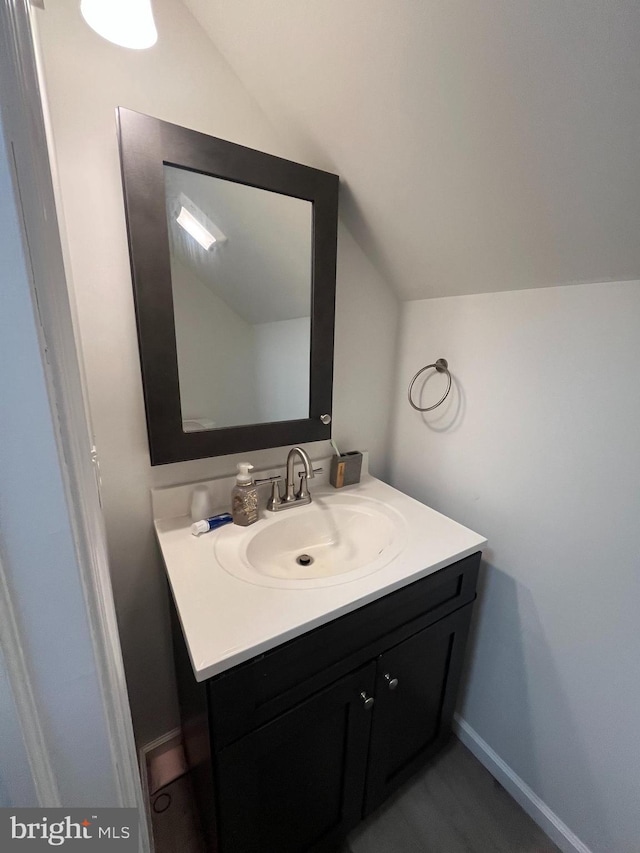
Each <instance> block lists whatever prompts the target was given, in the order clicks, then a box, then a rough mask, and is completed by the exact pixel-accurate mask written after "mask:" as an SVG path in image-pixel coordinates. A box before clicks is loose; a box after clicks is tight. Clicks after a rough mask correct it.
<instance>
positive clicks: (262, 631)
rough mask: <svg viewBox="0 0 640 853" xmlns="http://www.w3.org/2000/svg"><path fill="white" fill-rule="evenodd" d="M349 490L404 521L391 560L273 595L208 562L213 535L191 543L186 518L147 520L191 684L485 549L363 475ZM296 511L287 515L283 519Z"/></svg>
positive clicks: (468, 533)
mask: <svg viewBox="0 0 640 853" xmlns="http://www.w3.org/2000/svg"><path fill="white" fill-rule="evenodd" d="M352 490H353V491H354V492H355V491H357V493H358V494H360V495H362V496H365V497H371V498H374V499H376V500H378V501H382V502H384V503H386V504H388V505H389V506H392V507H393V508H395V509H396V510H397V511H398V512H400V513H401V514H402V516H403V517H404V519H405V520H406V522H407V530H408V533H407V541H406V544H405V547H404V548H403V550H402V552H401V554H400V555H399V556H397V557H396V558H395V559H394V560H392V561H391V562H390V563H389V564H388V565H386V566H384V567H383V568H381V569H379V570H378V571H376V572H374V573H373V574H369V575H366V576H365V577H360V578H358V579H356V580H351V581H348V580H347V581H346V582H345V583H340V584H337V585H334V586H328V587H319V588H313V589H280V588H273V587H265V586H258V585H256V584H253V583H249V582H247V581H244V580H240V579H238V578H236V577H234V576H232V575H230V574H229V573H228V572H226V571H225V570H224V569H223V568H222V567H221V566H220V565H219V564H218V563H217V562H216V558H215V554H214V541H215V536H216V532H217V531H215V530H214V531H212V532H211V533H207V534H204V535H202V536H200V537H195V536H193V535H192V534H191V529H190V528H191V519H190V518H189V517H188V516H180V517H177V518H162V519H157V520H156V521H155V528H156V534H157V537H158V542H159V543H160V549H161V551H162V555H163V558H164V562H165V566H166V569H167V574H168V576H169V582H170V584H171V589H172V591H173V598H174V601H175V604H176V609H177V611H178V615H179V618H180V622H181V624H182V630H183V633H184V637H185V640H186V644H187V648H188V650H189V655H190V658H191V664H192V666H193V672H194V675H195V677H196V680H197V681H204V680H205V679H207V678H210V677H211V676H212V675H217V674H218V673H220V672H224V671H225V670H227V669H230V668H231V667H233V666H236V665H237V664H239V663H242V662H244V661H247V660H250V659H251V658H252V657H254V656H255V655H258V654H260V653H261V652H265V651H267V650H269V649H272V648H274V647H275V646H277V645H279V644H280V643H283V642H285V641H287V640H291V639H293V638H294V637H297V636H299V635H301V634H304V633H305V632H306V631H309V630H310V629H312V628H316V627H318V626H319V625H322V624H324V623H325V622H329V621H330V620H332V619H335V618H336V617H338V616H342V615H343V614H345V613H349V612H350V611H352V610H355V609H357V608H358V607H362V606H363V605H364V604H368V603H369V602H370V601H374V600H375V599H377V598H380V597H382V596H383V595H386V594H387V593H389V592H392V591H393V590H396V589H399V588H400V587H402V586H405V585H406V584H408V583H411V582H412V581H415V580H418V579H419V578H422V577H425V576H426V575H429V574H431V573H432V572H435V571H437V570H438V569H441V568H444V567H445V566H447V565H449V564H450V563H453V562H455V561H456V560H460V559H462V558H463V557H467V556H469V555H470V554H474V553H475V552H476V551H478V550H480V549H481V548H482V546H483V545H484V544H485V542H486V539H485V538H484V537H482V536H480V535H479V534H477V533H474V532H473V531H472V530H469V529H468V528H466V527H463V526H462V525H461V524H458V523H457V522H455V521H452V520H451V519H450V518H447V517H446V516H444V515H441V514H440V513H439V512H436V511H435V510H433V509H430V508H429V507H427V506H425V505H424V504H421V503H420V502H419V501H416V500H414V499H413V498H410V497H408V496H407V495H405V494H403V493H402V492H399V491H398V490H397V489H394V488H392V487H391V486H388V485H387V484H386V483H383V482H381V481H380V480H377V479H375V478H374V477H371V476H368V475H366V476H365V477H363V479H362V482H361V483H359V484H358V485H357V486H350V487H347V488H345V489H341V490H340V492H341V493H346V492H350V491H352ZM314 492H315V493H317V494H318V496H320V495H322V494H326V495H329V494H335V490H334V489H333V488H332V487H331V486H321V487H320V489H316V490H312V493H314ZM296 511H297V510H296V509H291V510H287V516H288V515H289V513H295V512H296ZM260 524H262V521H258V522H256V524H255V525H254V526H253V528H252V529H257V527H258V525H260ZM345 577H348V575H346V576H345Z"/></svg>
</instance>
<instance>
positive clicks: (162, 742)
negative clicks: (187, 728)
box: [139, 727, 182, 763]
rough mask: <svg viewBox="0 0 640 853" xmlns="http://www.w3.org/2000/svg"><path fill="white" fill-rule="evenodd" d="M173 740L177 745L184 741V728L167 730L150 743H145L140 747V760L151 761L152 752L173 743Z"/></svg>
mask: <svg viewBox="0 0 640 853" xmlns="http://www.w3.org/2000/svg"><path fill="white" fill-rule="evenodd" d="M171 741H175V745H176V746H177V745H178V744H179V743H182V729H181V728H179V727H178V728H175V729H171V731H170V732H165V733H164V734H163V735H160V737H157V738H156V739H155V740H152V741H149V743H145V744H144V746H141V747H140V750H139V754H140V760H143V759H144V761H146V762H147V763H148V762H149V759H150V758H151V754H152V753H154V752H156V751H157V750H159V749H162V747H163V746H167V745H168V744H170V743H171Z"/></svg>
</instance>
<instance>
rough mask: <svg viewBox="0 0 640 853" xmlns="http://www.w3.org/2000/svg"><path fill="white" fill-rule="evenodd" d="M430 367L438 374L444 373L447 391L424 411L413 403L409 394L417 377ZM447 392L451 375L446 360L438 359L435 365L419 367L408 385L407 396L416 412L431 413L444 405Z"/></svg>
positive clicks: (449, 387)
mask: <svg viewBox="0 0 640 853" xmlns="http://www.w3.org/2000/svg"><path fill="white" fill-rule="evenodd" d="M431 367H434V368H435V369H436V370H437V371H438V373H446V374H447V379H448V382H447V390H446V391H445V392H444V394H443V395H442V397H440V399H439V400H438V402H437V403H434V404H433V406H427V407H426V409H421V408H420V406H416V404H415V403H414V402H413V398H412V396H411V392H412V391H413V384H414V382H415V381H416V379H417V378H418V376H420V374H421V373H424V372H425V370H429V369H430V368H431ZM449 391H451V374H450V373H449V362H448V361H447V359H446V358H439V359H438V360H437V361H436V363H435V364H427V365H426V367H421V368H420V370H419V371H418V372H417V373H416V375H415V376H414V377H413V379H412V380H411V384H410V385H409V395H408V396H409V402H410V403H411V405H412V406H413V408H414V409H415V410H416V412H431V411H432V410H433V409H437V408H438V406H439V405H440V404H441V403H444V401H445V400H446V398H447V394H448V393H449Z"/></svg>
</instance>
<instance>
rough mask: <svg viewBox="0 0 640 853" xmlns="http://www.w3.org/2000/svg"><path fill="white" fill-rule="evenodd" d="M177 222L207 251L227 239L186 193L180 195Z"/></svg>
mask: <svg viewBox="0 0 640 853" xmlns="http://www.w3.org/2000/svg"><path fill="white" fill-rule="evenodd" d="M176 222H177V223H178V225H180V226H181V227H182V228H184V230H185V231H186V232H187V234H191V236H192V237H193V239H194V240H197V241H198V243H200V245H201V246H202V248H203V249H206V250H207V251H209V249H210V248H211V247H212V246H213V245H214V244H215V243H224V242H225V240H226V239H227V238H226V237H225V236H224V234H223V233H222V231H221V230H220V229H219V228H217V227H216V226H215V225H214V224H213V222H211V220H210V219H208V218H207V217H206V216H205V215H204V213H203V212H202V211H201V210H200V208H199V207H196V205H195V204H194V203H193V202H192V201H191V199H190V198H187V196H186V195H185V194H184V193H180V213H179V214H178V215H177V217H176Z"/></svg>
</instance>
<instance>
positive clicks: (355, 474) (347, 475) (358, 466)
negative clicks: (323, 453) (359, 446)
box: [329, 450, 362, 489]
mask: <svg viewBox="0 0 640 853" xmlns="http://www.w3.org/2000/svg"><path fill="white" fill-rule="evenodd" d="M361 470H362V453H360V451H359V450H352V451H351V452H350V453H342V454H341V455H340V456H334V457H333V458H332V459H331V472H330V474H329V482H330V483H331V485H332V486H335V487H336V489H341V488H342V487H343V486H353V485H354V483H359V482H360V471H361Z"/></svg>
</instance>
